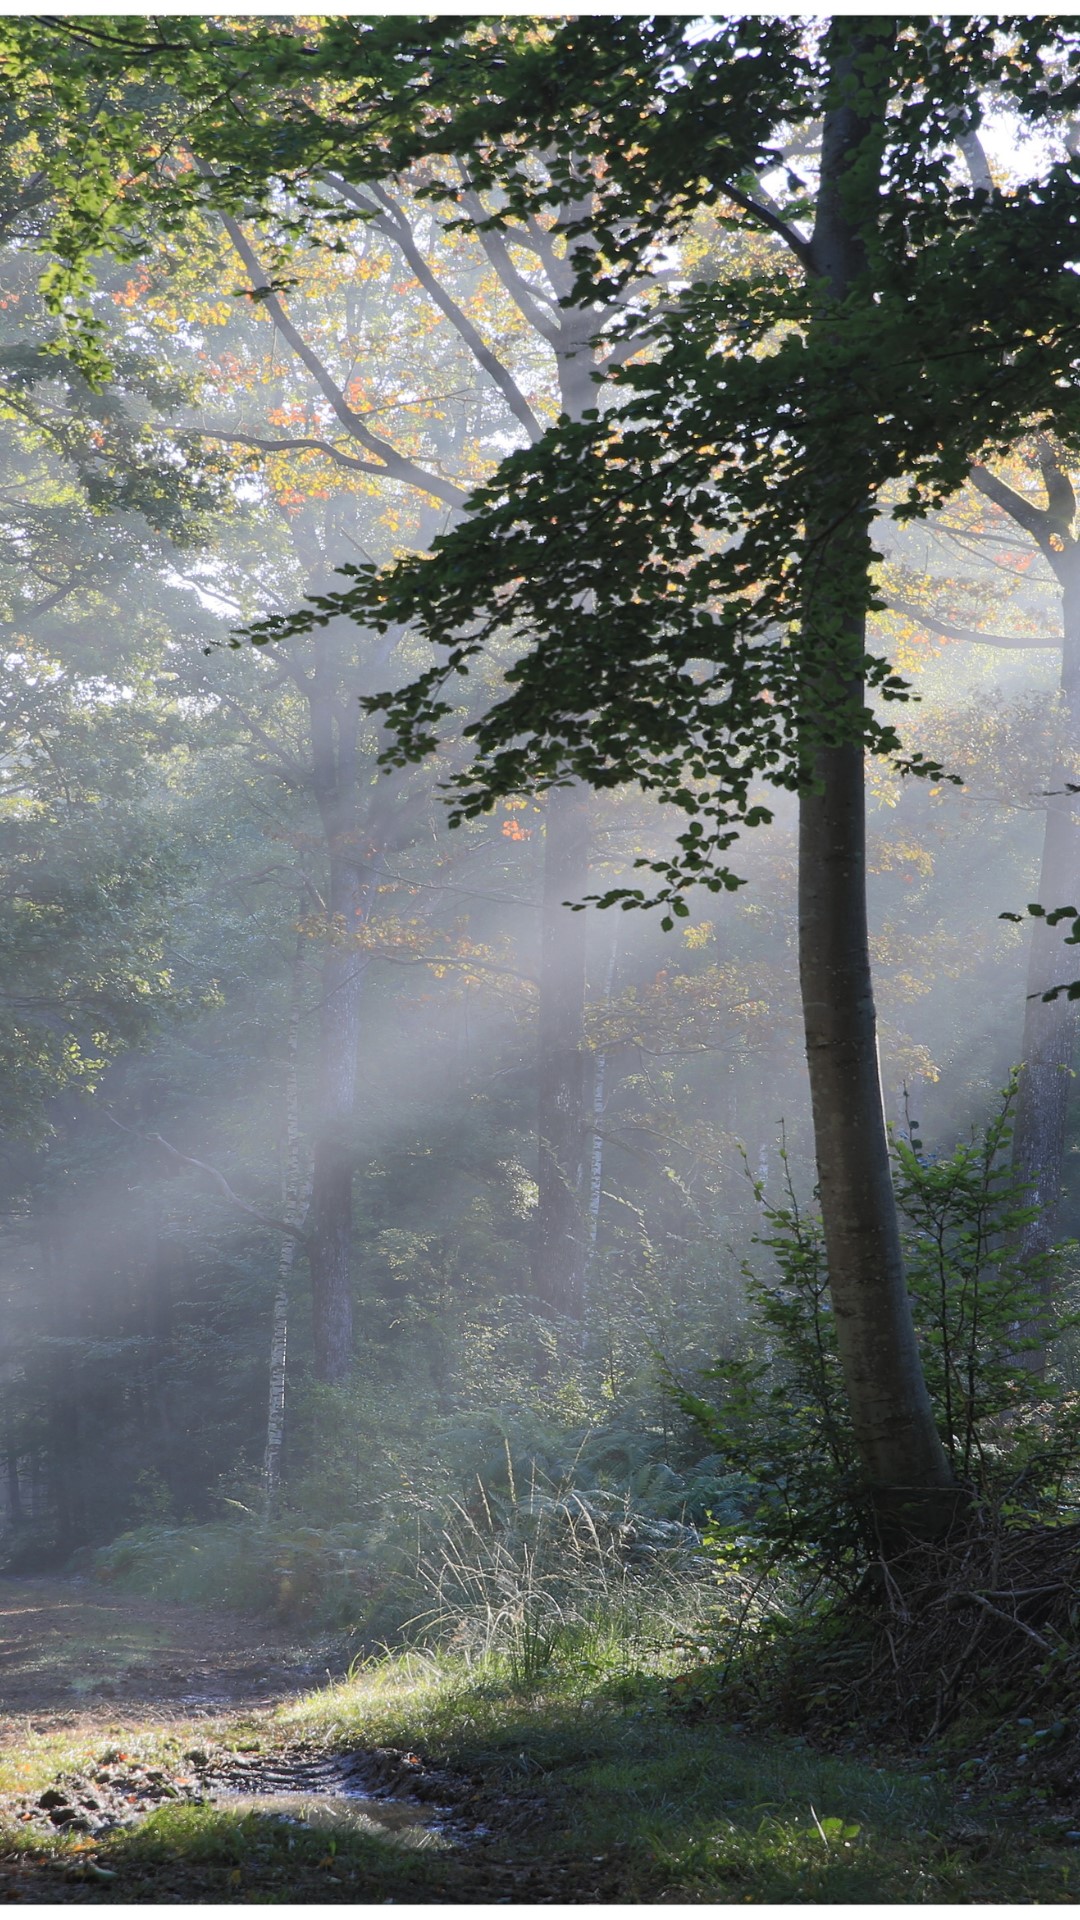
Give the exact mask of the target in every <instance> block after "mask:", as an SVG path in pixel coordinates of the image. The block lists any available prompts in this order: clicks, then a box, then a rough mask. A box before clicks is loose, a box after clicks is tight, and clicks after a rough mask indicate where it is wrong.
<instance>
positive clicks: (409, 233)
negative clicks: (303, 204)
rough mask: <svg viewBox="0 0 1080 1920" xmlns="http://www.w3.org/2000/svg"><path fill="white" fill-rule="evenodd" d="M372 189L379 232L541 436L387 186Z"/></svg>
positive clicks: (358, 203)
mask: <svg viewBox="0 0 1080 1920" xmlns="http://www.w3.org/2000/svg"><path fill="white" fill-rule="evenodd" d="M325 177H326V179H327V180H329V182H330V184H331V185H332V186H333V187H334V188H335V190H336V191H337V192H338V193H340V194H341V196H342V198H343V199H345V200H348V201H350V203H351V204H352V205H353V206H355V207H357V208H360V209H367V210H369V211H371V210H372V209H371V202H370V201H369V200H365V199H364V197H363V195H362V194H361V193H359V192H358V191H357V189H356V188H355V187H354V186H351V185H350V183H349V182H348V181H347V180H341V179H339V178H338V176H337V175H336V174H327V175H326V176H325ZM371 192H372V193H373V195H374V196H375V199H376V200H377V202H378V204H379V206H380V207H381V209H382V212H381V213H379V214H377V216H376V218H375V219H374V220H373V221H372V225H373V226H375V227H376V228H377V229H378V231H379V232H381V233H385V234H386V235H388V237H389V238H390V239H391V240H392V241H393V243H394V245H395V246H396V247H397V248H398V249H399V251H400V252H401V253H402V254H403V256H404V258H405V259H406V260H407V261H408V263H409V266H410V267H411V268H412V271H413V273H414V274H415V276H416V278H417V280H418V281H419V283H420V285H421V286H422V287H423V289H424V291H425V293H426V294H427V295H428V296H429V298H430V299H431V300H433V301H434V303H435V305H436V306H437V307H438V309H439V311H440V313H442V314H444V315H445V317H446V319H447V320H449V322H450V324H451V326H452V327H453V328H454V330H455V332H456V333H457V334H458V336H459V338H460V339H461V340H463V341H464V343H465V345H466V346H467V347H468V349H469V352H470V353H471V354H472V357H473V359H474V360H475V361H476V364H477V366H479V367H482V368H483V371H484V372H485V373H486V374H487V375H488V377H489V379H491V380H493V381H494V382H495V385H496V386H497V387H498V389H499V391H500V393H501V394H502V395H503V398H504V399H505V401H506V404H507V406H508V407H509V408H510V411H511V413H512V414H513V415H514V418H515V419H516V420H520V422H521V424H522V426H523V427H524V429H525V431H526V433H527V434H528V436H529V438H530V440H533V441H536V440H539V439H540V437H541V434H542V433H543V428H542V427H541V425H540V422H539V420H538V419H537V417H536V415H535V413H534V412H533V410H532V408H531V407H530V405H529V403H528V401H527V400H526V398H525V395H524V394H523V393H522V391H521V388H520V387H519V386H518V384H517V381H516V380H515V379H514V376H513V374H512V373H511V372H510V370H509V368H508V367H504V365H503V363H502V361H501V360H500V359H499V357H498V355H497V354H495V353H493V352H492V350H491V348H490V347H489V346H488V345H487V344H486V342H485V341H484V339H483V338H482V336H481V335H480V333H479V332H478V331H477V329H476V328H475V327H474V326H473V323H472V321H471V320H470V319H469V317H468V315H467V314H466V313H465V312H464V311H463V310H462V308H461V307H459V305H458V303H457V301H456V300H455V299H454V297H453V295H452V294H450V293H448V292H447V290H446V288H445V287H444V286H443V284H442V282H441V280H439V279H438V278H437V277H436V275H435V274H434V273H433V272H432V270H431V268H430V266H429V265H428V263H427V261H426V260H425V259H424V256H423V254H422V253H421V251H420V249H419V247H418V246H417V244H416V236H415V234H414V233H413V230H412V227H411V226H410V225H409V221H408V219H407V218H406V215H405V214H404V212H403V211H402V209H401V208H400V207H399V206H398V205H397V203H396V202H395V201H394V200H392V199H391V198H390V195H389V194H388V193H387V192H386V191H385V190H384V188H382V187H379V186H373V187H372V188H371Z"/></svg>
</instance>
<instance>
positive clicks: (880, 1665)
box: [787, 1524, 1080, 1743]
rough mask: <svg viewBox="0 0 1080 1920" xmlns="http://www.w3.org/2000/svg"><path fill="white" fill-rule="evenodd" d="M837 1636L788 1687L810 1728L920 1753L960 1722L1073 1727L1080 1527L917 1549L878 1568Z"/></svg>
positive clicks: (1078, 1699) (989, 1535) (846, 1611)
mask: <svg viewBox="0 0 1080 1920" xmlns="http://www.w3.org/2000/svg"><path fill="white" fill-rule="evenodd" d="M833 1624H834V1628H835V1637H834V1636H833V1635H830V1636H829V1643H828V1644H827V1645H826V1646H823V1647H821V1648H820V1650H819V1655H818V1657H817V1658H816V1659H815V1661H814V1669H815V1670H814V1672H813V1673H812V1674H811V1673H810V1672H807V1671H806V1670H805V1667H804V1669H803V1672H802V1675H801V1682H802V1684H801V1686H800V1685H795V1686H794V1687H792V1682H793V1681H794V1680H795V1676H794V1674H791V1675H789V1686H788V1689H787V1690H788V1691H791V1692H792V1693H794V1692H801V1694H802V1702H801V1707H802V1712H803V1714H804V1715H805V1716H806V1717H808V1718H810V1719H813V1720H815V1721H825V1720H827V1721H830V1722H832V1723H834V1724H836V1723H837V1722H847V1723H849V1724H850V1723H851V1722H853V1721H859V1722H860V1723H861V1724H862V1725H863V1726H864V1727H865V1726H873V1727H875V1728H877V1729H878V1730H879V1731H880V1732H882V1733H885V1732H888V1733H893V1734H896V1735H899V1736H901V1737H902V1738H903V1739H904V1740H905V1741H912V1740H915V1741H918V1742H920V1743H925V1742H929V1741H932V1740H934V1739H935V1738H936V1737H937V1736H938V1735H939V1734H940V1733H942V1732H943V1731H944V1730H945V1729H946V1728H947V1727H949V1726H950V1725H952V1724H953V1723H954V1722H956V1721H958V1720H968V1719H971V1720H978V1721H979V1722H980V1723H982V1724H983V1725H984V1726H986V1727H987V1729H988V1731H989V1730H992V1725H993V1722H994V1719H995V1716H996V1717H997V1719H998V1720H1002V1721H1003V1720H1008V1721H1010V1722H1012V1723H1015V1721H1016V1720H1017V1718H1018V1717H1019V1716H1021V1715H1025V1714H1034V1713H1038V1712H1042V1713H1043V1715H1044V1717H1045V1713H1046V1712H1047V1711H1050V1710H1052V1712H1053V1715H1054V1718H1055V1721H1056V1722H1058V1723H1060V1722H1061V1721H1062V1720H1063V1719H1065V1718H1066V1717H1077V1716H1080V1525H1078V1524H1070V1525H1067V1526H1059V1527H1053V1526H1041V1527H1036V1528H1033V1527H1026V1528H1015V1529H1010V1528H1008V1527H1004V1526H1002V1525H1000V1524H998V1525H994V1526H991V1525H986V1526H984V1527H983V1528H982V1529H980V1530H977V1531H969V1532H965V1533H963V1534H959V1535H954V1536H953V1537H952V1538H950V1539H949V1540H948V1541H946V1542H945V1543H943V1544H940V1545H938V1546H935V1547H932V1548H928V1547H926V1546H919V1547H917V1548H915V1547H913V1548H912V1549H911V1551H910V1552H909V1553H908V1554H907V1555H900V1556H894V1557H892V1558H891V1559H890V1560H889V1561H888V1562H885V1561H880V1562H878V1563H876V1564H875V1565H874V1566H873V1567H872V1568H871V1570H870V1572H869V1574H868V1576H867V1578H866V1580H865V1581H864V1582H863V1585H862V1588H861V1589H860V1592H859V1594H858V1596H857V1597H856V1598H855V1599H853V1600H852V1601H850V1602H848V1603H847V1604H846V1605H845V1606H844V1607H843V1608H842V1609H841V1610H840V1612H839V1615H838V1616H836V1617H834V1623H833ZM790 1704H791V1705H792V1706H794V1704H795V1701H794V1698H792V1699H791V1702H790ZM1078 1737H1080V1736H1078Z"/></svg>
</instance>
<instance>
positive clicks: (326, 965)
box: [309, 643, 378, 1385]
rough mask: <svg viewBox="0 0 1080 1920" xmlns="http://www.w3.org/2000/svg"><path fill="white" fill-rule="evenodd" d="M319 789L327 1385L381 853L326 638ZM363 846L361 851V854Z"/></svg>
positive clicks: (348, 1329)
mask: <svg viewBox="0 0 1080 1920" xmlns="http://www.w3.org/2000/svg"><path fill="white" fill-rule="evenodd" d="M309 708H310V715H311V742H312V769H313V785H314V790H315V797H316V801H317V803H318V807H319V814H320V817H321V820H322V825H323V832H324V834H325V836H326V845H327V850H328V854H329V865H330V879H329V888H328V898H327V902H326V909H327V920H328V925H327V930H326V932H327V947H326V956H325V959H324V962H323V969H322V980H321V983H320V984H321V992H320V997H319V1081H318V1088H317V1092H316V1101H317V1112H318V1127H317V1132H316V1136H315V1147H314V1157H313V1159H314V1163H313V1167H312V1181H311V1208H310V1215H309V1218H310V1223H311V1226H310V1250H309V1264H310V1270H311V1301H312V1323H313V1335H312V1337H313V1345H314V1366H315V1378H316V1379H317V1380H322V1381H325V1382H327V1383H329V1384H331V1385H333V1384H335V1383H337V1382H340V1381H342V1380H344V1379H345V1377H346V1376H347V1374H348V1372H349V1370H350V1368H351V1366H352V1351H353V1324H352V1321H353V1315H352V1263H351V1256H352V1229H353V1219H352V1189H353V1172H354V1169H355V1163H356V1148H355V1143H354V1140H353V1128H354V1122H355V1113H356V1092H357V1078H358V1072H359V1048H360V1002H361V994H362V990H363V980H364V974H365V971H366V967H367V957H366V955H365V954H364V953H363V952H362V951H361V949H360V946H359V943H358V936H359V934H360V933H361V932H362V930H363V927H364V926H365V924H366V922H367V917H368V914H369V912H370V910H371V904H372V901H373V899H374V897H375V892H376V887H377V866H378V854H377V851H376V850H375V849H374V848H371V847H366V848H362V847H361V845H360V826H359V817H358V815H359V809H358V804H357V774H356V755H357V733H358V729H359V723H360V708H359V705H358V702H357V700H356V698H355V695H354V694H352V693H351V691H346V692H344V693H342V692H340V690H339V689H338V687H337V684H336V680H335V670H334V663H333V658H332V654H331V650H330V646H329V643H325V644H324V647H323V650H322V655H321V658H320V659H319V661H318V663H317V665H316V670H315V673H314V675H313V679H312V686H311V690H310V694H309ZM365 854H366V855H367V856H369V857H368V858H367V859H365V858H364V855H365Z"/></svg>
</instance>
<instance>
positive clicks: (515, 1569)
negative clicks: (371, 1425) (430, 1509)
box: [404, 1449, 716, 1692]
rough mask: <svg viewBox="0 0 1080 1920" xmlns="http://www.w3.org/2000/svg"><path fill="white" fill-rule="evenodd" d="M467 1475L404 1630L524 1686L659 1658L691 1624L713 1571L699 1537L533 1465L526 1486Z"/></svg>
mask: <svg viewBox="0 0 1080 1920" xmlns="http://www.w3.org/2000/svg"><path fill="white" fill-rule="evenodd" d="M507 1466H508V1476H507V1478H508V1490H507V1491H506V1492H504V1493H501V1494H500V1493H495V1492H493V1491H492V1490H491V1489H490V1488H486V1487H485V1486H484V1485H483V1484H482V1482H481V1481H480V1480H479V1479H478V1480H477V1492H476V1496H475V1498H474V1499H473V1500H472V1501H470V1502H468V1503H466V1502H465V1501H462V1500H454V1501H452V1502H451V1503H450V1504H449V1507H448V1510H447V1512H446V1515H445V1518H444V1521H443V1524H442V1525H441V1526H440V1527H439V1528H438V1529H437V1531H436V1532H435V1534H434V1536H433V1537H432V1538H430V1539H429V1541H428V1542H427V1543H426V1545H424V1546H423V1547H422V1548H421V1550H420V1552H419V1554H418V1558H417V1565H416V1570H415V1576H414V1578H415V1584H416V1589H417V1592H418V1595H419V1597H420V1599H421V1601H422V1604H421V1605H420V1606H419V1607H418V1609H417V1611H416V1613H415V1614H414V1615H413V1617H412V1618H411V1620H409V1621H407V1622H406V1624H405V1629H404V1631H405V1632H406V1633H407V1635H408V1636H409V1637H410V1639H412V1641H413V1643H414V1644H419V1645H426V1646H438V1647H445V1648H447V1649H448V1650H452V1651H454V1652H455V1653H457V1654H459V1655H461V1656H462V1657H463V1658H464V1660H465V1662H466V1664H467V1665H468V1666H469V1667H471V1668H476V1667H484V1668H486V1669H488V1670H489V1671H491V1672H492V1674H493V1676H496V1675H497V1676H498V1677H499V1678H500V1679H503V1680H505V1681H506V1682H508V1683H509V1685H510V1686H512V1687H513V1688H515V1689H516V1690H520V1691H523V1692H526V1691H530V1690H532V1689H534V1688H535V1687H537V1686H538V1685H539V1684H540V1683H541V1682H542V1681H543V1679H544V1678H545V1676H547V1675H548V1674H550V1673H551V1672H552V1671H553V1670H555V1669H561V1670H564V1671H565V1670H567V1669H573V1670H576V1671H578V1672H580V1673H581V1674H582V1675H583V1677H585V1676H588V1677H590V1678H595V1677H596V1676H597V1675H598V1674H601V1673H605V1672H608V1673H610V1672H612V1671H614V1670H618V1669H622V1670H627V1669H629V1668H631V1667H633V1668H638V1669H640V1668H642V1667H643V1666H655V1665H659V1664H662V1663H663V1657H664V1655H665V1653H667V1652H673V1651H674V1649H675V1647H676V1646H677V1645H679V1644H680V1643H684V1642H685V1639H686V1637H687V1633H688V1632H689V1631H690V1630H691V1629H692V1630H693V1631H695V1632H696V1631H699V1630H700V1623H701V1618H702V1615H703V1614H704V1613H705V1612H706V1611H707V1610H708V1607H709V1605H710V1604H713V1603H714V1602H715V1596H716V1578H715V1572H714V1571H713V1570H712V1569H711V1568H710V1566H709V1565H708V1563H707V1562H706V1561H705V1559H704V1558H703V1556H702V1555H701V1553H700V1541H699V1536H698V1535H697V1533H696V1532H695V1530H694V1529H693V1528H690V1527H687V1526H683V1525H681V1524H679V1523H678V1522H674V1521H665V1520H656V1519H653V1518H647V1517H645V1516H644V1515H642V1514H641V1513H640V1512H638V1511H635V1509H634V1507H633V1505H632V1504H631V1501H630V1499H629V1497H628V1496H627V1495H621V1496H620V1495H615V1494H610V1493H604V1492H600V1491H597V1490H596V1489H589V1490H588V1491H587V1492H586V1491H583V1490H582V1489H581V1488H579V1487H575V1486H574V1485H573V1484H572V1483H571V1481H570V1479H569V1477H568V1478H566V1479H564V1480H562V1481H560V1482H557V1483H554V1484H553V1483H551V1482H550V1481H548V1480H547V1479H546V1477H545V1476H543V1475H542V1474H541V1473H540V1472H539V1471H538V1470H537V1469H536V1468H535V1467H533V1468H532V1469H531V1471H530V1477H529V1482H528V1484H527V1486H525V1487H523V1488H521V1487H519V1486H518V1485H517V1483H516V1481H515V1477H514V1471H513V1465H512V1462H511V1461H510V1457H509V1449H508V1450H507Z"/></svg>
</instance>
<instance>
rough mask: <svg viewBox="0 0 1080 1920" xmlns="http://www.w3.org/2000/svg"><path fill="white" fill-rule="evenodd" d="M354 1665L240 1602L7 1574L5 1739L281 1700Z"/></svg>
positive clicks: (0, 1653) (0, 1612) (1, 1713)
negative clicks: (240, 1607) (181, 1602)
mask: <svg viewBox="0 0 1080 1920" xmlns="http://www.w3.org/2000/svg"><path fill="white" fill-rule="evenodd" d="M343 1669H344V1659H343V1656H342V1654H341V1651H340V1649H334V1648H333V1647H331V1646H325V1647H323V1646H315V1647H313V1646H312V1645H311V1644H310V1643H309V1644H306V1645H305V1644H301V1643H300V1642H299V1640H298V1636H297V1635H296V1634H295V1633H290V1632H288V1631H287V1630H285V1629H282V1628H275V1627H268V1626H267V1625H266V1624H265V1623H264V1622H262V1621H252V1620H250V1619H247V1618H245V1617H244V1616H242V1615H240V1614H233V1613H226V1612H219V1613H210V1612H207V1611H206V1610H205V1609H203V1608H201V1607H198V1608H196V1607H184V1606H178V1605H176V1604H174V1603H172V1602H165V1601H156V1600H140V1599H137V1598H133V1597H132V1596H131V1595H128V1594H124V1595H118V1594H113V1593H110V1592H109V1591H108V1589H107V1588H102V1587H100V1586H98V1585H97V1584H95V1583H93V1582H91V1581H89V1580H60V1579H12V1578H5V1579H0V1742H2V1743H3V1744H4V1745H7V1744H8V1743H9V1742H10V1741H12V1740H13V1739H18V1737H19V1735H20V1734H24V1733H25V1732H26V1731H27V1730H28V1729H29V1730H30V1731H32V1732H33V1733H35V1734H45V1733H49V1732H52V1731H56V1732H61V1731H66V1730H68V1729H71V1730H72V1731H76V1730H78V1731H80V1732H81V1731H86V1732H87V1733H92V1732H93V1730H94V1728H95V1727H104V1726H105V1725H106V1724H110V1725H111V1724H113V1723H115V1722H117V1721H120V1722H123V1723H130V1722H133V1721H136V1720H139V1719H142V1718H153V1719H154V1720H156V1721H161V1720H170V1719H183V1720H191V1719H201V1718H202V1717H203V1716H210V1717H212V1716H215V1715H217V1714H220V1713H227V1712H228V1711H230V1710H233V1711H235V1709H236V1708H237V1707H242V1706H249V1707H252V1708H267V1707H272V1706H274V1705H275V1704H276V1702H278V1701H279V1700H282V1699H287V1698H288V1697H289V1696H290V1695H291V1694H296V1693H304V1692H307V1691H309V1690H310V1689H311V1688H312V1687H316V1686H318V1685H319V1684H320V1683H321V1682H323V1681H325V1679H326V1678H327V1676H328V1675H329V1676H330V1677H332V1678H337V1677H338V1676H339V1675H340V1673H341V1672H342V1671H343Z"/></svg>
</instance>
